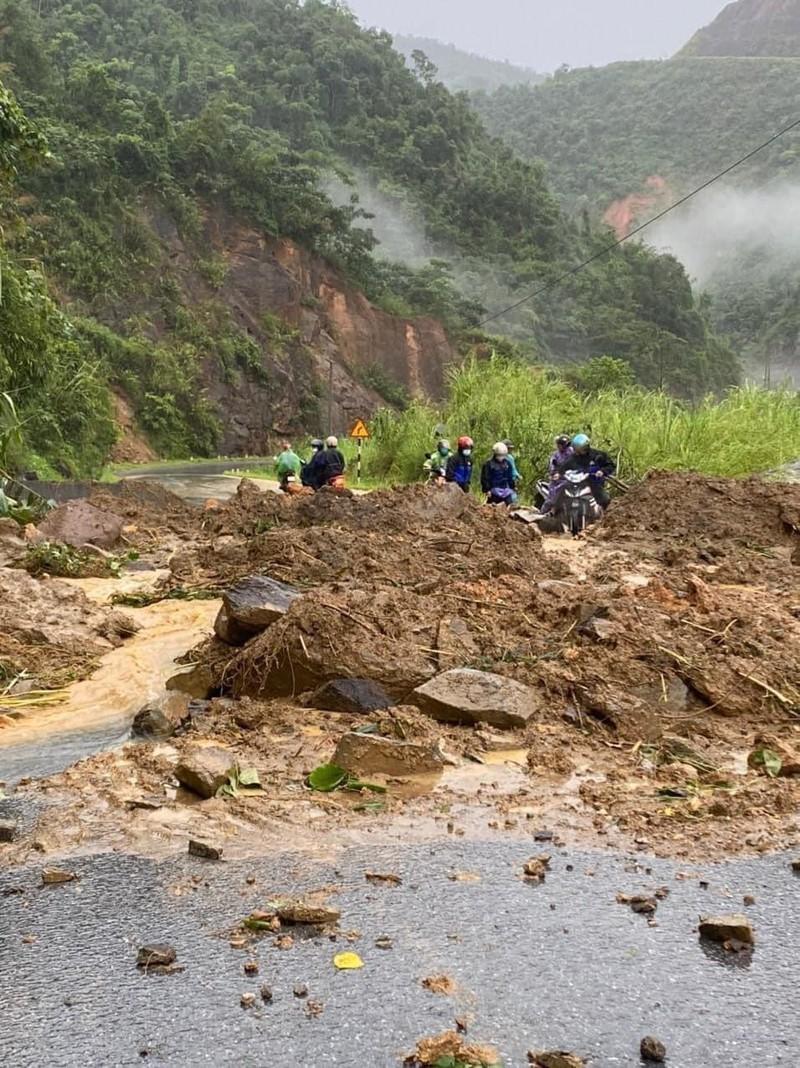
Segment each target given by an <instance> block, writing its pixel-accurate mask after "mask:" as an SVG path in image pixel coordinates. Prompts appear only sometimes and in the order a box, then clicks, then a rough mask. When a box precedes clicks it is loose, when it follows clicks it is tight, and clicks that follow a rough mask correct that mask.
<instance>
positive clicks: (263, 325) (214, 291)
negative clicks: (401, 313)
mask: <svg viewBox="0 0 800 1068" xmlns="http://www.w3.org/2000/svg"><path fill="white" fill-rule="evenodd" d="M148 223H149V225H150V226H151V227H152V229H153V230H154V231H155V233H156V234H157V235H158V237H159V240H160V242H161V245H162V248H163V264H162V268H163V271H164V272H165V273H166V274H169V275H170V276H171V277H172V278H173V279H174V280H175V281H176V282H177V284H178V286H179V288H180V291H181V294H182V299H183V300H184V302H185V303H186V304H187V305H188V306H190V307H199V306H201V305H202V306H210V307H214V308H218V309H221V310H222V311H223V312H225V311H227V312H228V313H229V314H230V316H231V319H232V321H233V323H234V325H235V326H236V327H238V328H239V329H241V330H242V331H244V332H245V333H246V334H247V335H248V336H249V337H250V338H251V339H252V340H253V341H255V343H256V345H257V346H258V350H259V351H260V354H261V357H260V366H257V367H250V368H247V369H242V368H238V367H237V368H230V367H228V368H225V369H224V371H223V369H222V368H221V365H220V361H219V360H218V359H217V358H216V354H215V353H209V354H208V356H207V357H206V359H205V360H204V367H203V373H202V378H203V384H204V388H205V390H206V393H207V396H208V398H209V399H210V400H211V402H212V403H213V404H214V406H215V407H216V410H217V413H218V414H219V417H220V419H221V421H222V424H223V428H224V429H223V438H222V441H221V442H220V448H221V450H222V451H223V452H224V453H226V454H230V455H236V454H248V453H249V454H259V453H262V452H264V451H265V450H269V449H271V448H272V447H273V446H274V444H275V439H276V438H277V437H280V436H284V435H297V434H300V433H303V434H325V433H328V432H329V430H330V429H333V431H334V432H338V433H342V432H345V431H346V430H347V429H348V428H349V426H350V425H351V424H352V422H353V421H354V420H355V419H357V418H369V417H370V416H371V415H372V414H373V413H374V412H375V411H376V410H377V409H378V408H379V407H381V406H386V403H387V402H386V399H385V398H384V397H383V396H382V395H381V394H380V393H379V392H377V391H376V389H375V388H372V387H371V385H370V384H369V383H370V382H373V383H374V382H375V381H376V380H378V379H382V380H384V381H385V382H387V383H391V384H394V385H397V386H401V387H403V388H404V389H405V391H406V392H407V393H408V394H409V395H410V396H412V397H414V396H429V397H436V396H438V395H440V394H441V392H442V389H443V386H444V375H445V369H446V367H447V366H448V365H449V364H450V363H452V362H453V361H454V360H455V359H456V358H457V353H456V350H455V347H454V345H453V344H452V343H451V341H450V340H449V338H448V337H447V334H446V333H445V331H444V328H443V327H442V325H441V324H440V323H438V322H437V321H435V320H433V319H427V318H418V319H403V318H399V317H397V316H392V315H389V314H387V313H386V312H383V311H382V310H380V309H379V308H376V307H374V306H373V305H372V304H370V302H369V301H368V300H367V299H366V298H365V297H364V296H363V294H361V293H360V292H358V291H357V290H355V289H353V288H352V287H351V286H349V285H348V284H347V283H346V282H345V281H344V280H343V278H342V277H341V276H340V275H339V274H338V273H337V272H336V271H335V270H333V269H332V268H331V267H330V266H329V265H328V264H326V263H324V262H323V261H322V260H320V259H319V258H317V257H315V256H313V255H312V254H310V253H309V252H307V251H306V250H304V249H302V248H300V247H298V246H297V245H295V244H293V243H292V242H291V241H287V240H276V239H271V238H268V237H265V236H264V235H262V234H261V233H259V232H258V231H256V230H253V229H251V228H248V227H246V226H244V225H242V224H240V223H238V222H236V221H235V220H233V219H231V218H230V217H229V216H228V215H226V214H224V213H222V212H214V213H211V212H210V213H209V214H208V216H207V217H206V219H205V221H204V241H205V246H206V250H207V255H208V257H211V258H213V259H214V261H215V262H216V263H217V264H218V265H219V267H220V272H219V273H220V281H219V282H218V284H215V285H212V284H211V283H210V282H209V281H208V279H207V277H206V275H205V274H204V272H203V271H201V270H200V269H199V267H198V256H197V248H196V247H189V246H188V245H187V244H186V243H185V242H184V240H183V239H182V238H181V236H180V234H179V233H178V230H177V229H176V227H175V225H174V223H173V221H172V220H171V219H170V218H169V217H167V216H165V215H160V214H153V216H152V217H150V218H148ZM133 312H138V313H144V314H145V316H146V318H147V319H148V320H149V322H150V324H151V332H152V334H153V336H154V338H158V337H159V336H160V335H162V334H163V333H164V331H165V330H166V325H165V324H164V323H163V322H162V321H160V319H159V313H158V310H157V309H155V308H140V309H131V308H130V307H127V308H126V309H125V314H126V316H130V315H131V314H133ZM378 386H379V388H380V383H378ZM128 436H129V435H126V436H125V438H124V441H126V440H127V437H128Z"/></svg>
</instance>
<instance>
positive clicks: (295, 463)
mask: <svg viewBox="0 0 800 1068" xmlns="http://www.w3.org/2000/svg"><path fill="white" fill-rule="evenodd" d="M302 466H303V463H302V460H301V459H300V457H299V456H298V455H297V453H296V452H294V451H293V449H292V446H291V444H290V443H289V442H288V441H284V443H283V451H282V452H281V453H280V455H279V456H278V457H277V459H276V460H275V471H276V473H277V475H278V482H279V483H280V487H281V489H282V490H283V491H284V493H286V492H287V490H288V489H289V484H290V483H291V482H297V479H298V478H299V476H300V471H301V468H302Z"/></svg>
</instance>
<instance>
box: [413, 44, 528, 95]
mask: <svg viewBox="0 0 800 1068" xmlns="http://www.w3.org/2000/svg"><path fill="white" fill-rule="evenodd" d="M393 40H394V47H395V48H396V49H397V51H398V52H401V53H402V54H403V55H404V56H405V57H406V59H407V60H408V61H409V63H410V64H411V65H412V66H413V58H412V57H413V53H414V52H422V53H424V55H425V56H426V57H427V58H428V60H430V62H431V63H433V65H434V66H435V67H436V70H437V78H438V79H439V80H440V81H441V82H442V83H443V84H444V85H446V86H447V88H448V89H449V90H450V91H451V92H453V93H458V92H462V91H464V92H469V93H477V92H481V91H485V92H487V93H490V92H492V91H493V90H494V89H499V88H500V86H501V85H537V84H538V83H539V82H542V81H544V75H542V74H539V73H537V72H536V71H535V70H531V68H530V67H517V66H515V65H514V64H513V63H508V62H505V63H503V62H501V61H500V60H497V59H487V58H486V56H477V55H475V54H474V53H473V52H464V51H462V50H461V49H460V48H456V46H455V45H452V44H444V43H443V42H442V41H437V40H434V39H433V38H432V37H410V36H406V35H404V34H395V35H394V38H393Z"/></svg>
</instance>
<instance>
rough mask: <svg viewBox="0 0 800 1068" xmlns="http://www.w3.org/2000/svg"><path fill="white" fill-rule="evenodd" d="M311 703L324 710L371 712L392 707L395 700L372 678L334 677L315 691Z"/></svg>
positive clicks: (356, 712) (314, 706)
mask: <svg viewBox="0 0 800 1068" xmlns="http://www.w3.org/2000/svg"><path fill="white" fill-rule="evenodd" d="M310 704H311V706H312V707H313V708H320V709H322V710H323V711H324V712H350V713H354V714H369V713H370V712H378V711H381V710H382V709H385V708H391V707H392V705H393V704H394V701H393V700H392V698H391V697H390V696H389V694H388V693H387V692H386V690H384V688H383V686H381V685H380V683H377V682H372V680H371V679H333V680H332V681H331V682H326V683H324V684H323V685H322V686H320V687H319V688H318V689H317V690H315V691H314V694H313V696H312V697H311V700H310Z"/></svg>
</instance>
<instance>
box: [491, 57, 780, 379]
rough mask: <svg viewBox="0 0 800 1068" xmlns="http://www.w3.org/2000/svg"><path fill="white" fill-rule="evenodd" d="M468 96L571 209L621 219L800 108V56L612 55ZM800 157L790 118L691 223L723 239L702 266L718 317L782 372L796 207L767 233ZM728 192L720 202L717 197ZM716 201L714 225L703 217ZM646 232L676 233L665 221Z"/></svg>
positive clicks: (751, 354) (642, 215)
mask: <svg viewBox="0 0 800 1068" xmlns="http://www.w3.org/2000/svg"><path fill="white" fill-rule="evenodd" d="M475 102H476V106H477V108H478V110H479V112H480V114H481V116H482V117H483V119H484V121H485V122H486V124H487V126H488V127H489V129H490V130H491V131H492V132H493V133H496V134H498V135H499V136H502V137H503V138H504V139H505V140H506V141H507V142H508V144H510V145H511V146H512V147H513V148H514V149H515V150H516V151H517V152H518V153H519V154H520V155H523V156H526V157H527V158H531V159H541V160H543V161H544V162H545V164H546V167H547V174H548V177H549V178H550V180H551V182H552V184H553V187H554V188H555V190H556V191H557V192H558V194H559V195H560V197H561V199H562V203H563V204H564V205H565V207H566V208H567V210H568V211H571V212H579V211H580V210H582V209H588V210H589V212H590V213H591V214H592V215H593V216H595V217H598V216H605V217H606V218H607V219H608V221H609V222H613V223H614V224H615V225H616V226H617V228H618V229H619V231H620V232H625V231H626V229H630V227H631V226H632V225H633V224H634V223H636V222H638V221H643V220H644V219H646V218H648V217H651V216H652V215H654V214H655V213H656V212H657V211H658V210H659V209H660V208H662V207H665V206H666V205H667V204H669V203H670V202H671V201H673V200H675V199H677V198H678V197H679V196H681V195H683V194H685V193H687V192H689V191H690V190H691V189H693V188H695V187H696V186H697V185H699V184H700V183H701V182H703V181H705V180H706V179H708V178H710V177H711V176H712V175H714V174H716V173H718V172H719V171H721V170H722V169H723V168H725V167H727V166H728V165H729V164H731V163H732V162H733V161H735V160H736V159H738V158H739V157H740V156H742V155H744V154H745V153H746V152H747V151H748V150H750V149H752V148H755V147H756V146H757V145H758V144H760V143H761V142H763V141H764V140H765V139H766V138H767V137H768V136H769V135H770V134H772V133H774V132H777V131H778V130H780V129H782V128H784V127H785V126H788V125H789V124H790V123H791V122H793V121H795V120H796V119H797V117H798V116H799V115H800V59H794V58H783V59H781V58H778V59H762V58H755V57H754V58H716V57H710V58H679V59H674V60H669V61H666V62H641V63H620V64H614V65H612V66H610V67H606V68H603V69H597V70H595V69H587V70H576V71H570V72H566V73H559V74H558V75H556V76H555V77H554V78H553V79H552V80H550V81H548V82H547V83H545V84H544V85H541V86H538V87H536V88H534V89H527V88H523V87H518V88H514V89H501V90H498V92H496V93H494V94H492V95H491V96H485V95H484V96H479V97H477V98H476V100H475ZM799 159H800V130H795V131H792V132H791V133H790V134H788V135H786V136H784V137H782V138H781V139H780V140H779V141H776V142H775V143H774V144H773V145H772V146H770V147H769V148H768V149H766V150H765V151H763V152H761V153H759V154H758V155H757V156H756V157H754V158H753V159H752V160H751V161H750V162H749V163H747V164H746V165H744V166H743V167H742V168H740V169H739V170H737V171H736V172H734V173H733V174H732V175H731V176H730V177H728V178H726V179H725V181H724V183H722V184H721V185H719V186H717V187H715V189H714V191H713V192H709V193H705V194H702V195H701V196H700V197H698V198H697V200H696V201H695V202H694V203H693V206H692V209H691V211H692V213H693V214H692V215H691V221H692V222H693V223H696V224H697V225H696V231H697V234H698V235H700V234H702V240H704V241H705V242H706V243H707V245H708V246H709V247H710V248H714V247H715V246H716V247H718V248H719V255H718V257H717V259H718V264H717V265H716V266H715V267H714V269H713V270H711V271H704V273H703V277H702V279H701V281H702V284H703V286H704V288H706V289H707V291H708V292H709V293H710V295H711V296H712V298H713V308H712V311H713V318H714V321H715V324H716V325H717V327H718V328H719V329H721V330H723V331H724V332H725V333H726V335H727V336H728V337H730V338H731V339H732V341H733V342H734V344H735V346H736V347H737V350H738V351H740V352H742V353H743V355H744V356H745V357H748V358H752V359H753V360H756V361H758V362H759V363H762V362H763V361H764V360H765V359H768V358H774V360H775V363H776V373H777V375H778V377H780V375H781V374H782V373H783V372H784V371H791V372H792V373H795V368H796V367H797V365H798V364H800V343H799V342H798V338H800V311H799V310H798V303H797V295H798V293H800V240H797V239H795V241H794V242H792V241H791V240H789V239H788V238H789V236H790V235H791V233H796V235H797V238H800V233H798V232H797V227H796V224H795V223H794V221H793V218H794V213H793V211H792V212H791V214H790V215H787V217H786V219H785V224H784V225H785V228H786V232H785V234H781V235H780V236H781V237H782V238H783V239H782V240H780V241H776V240H774V230H775V227H776V226H777V227H778V230H779V232H780V219H779V218H778V219H776V217H775V216H776V213H778V214H779V215H784V214H787V211H788V210H789V209H791V204H792V203H793V202H794V201H795V200H796V197H795V195H794V194H793V193H792V190H793V189H794V188H795V185H796V183H797V182H798V180H800V169H799V168H798V167H797V162H798V160H799ZM781 191H785V196H778V195H777V194H778V193H780V192H781ZM723 193H724V195H725V196H726V197H727V200H726V201H725V203H724V205H723V206H724V207H727V208H728V209H729V210H728V211H721V210H716V209H718V205H719V201H718V199H717V198H719V197H720V196H722V195H723ZM762 193H763V194H765V195H763V196H762V195H760V194H762ZM767 194H770V195H767ZM712 207H713V208H715V210H714V212H713V216H712V217H713V218H714V220H715V225H716V230H714V229H710V228H709V227H707V226H706V227H704V225H703V224H704V217H705V216H706V215H711V214H712V210H711V209H712ZM684 217H685V216H684ZM673 218H674V219H675V220H678V219H680V218H681V216H680V215H678V216H675V217H673ZM790 227H794V228H795V229H794V230H792V229H790ZM686 229H687V226H686V225H685V226H684V231H686ZM652 234H653V237H654V238H656V237H657V238H659V239H663V240H666V241H667V243H668V244H670V243H671V242H670V240H669V239H670V231H669V228H668V227H667V226H663V227H662V228H661V229H660V230H658V231H653V232H652ZM698 239H700V238H699V236H698ZM685 243H686V242H684V244H685Z"/></svg>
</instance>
